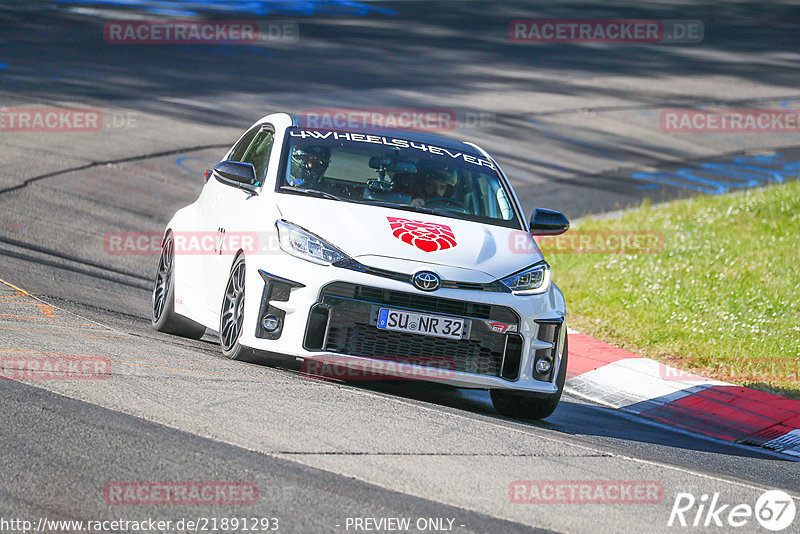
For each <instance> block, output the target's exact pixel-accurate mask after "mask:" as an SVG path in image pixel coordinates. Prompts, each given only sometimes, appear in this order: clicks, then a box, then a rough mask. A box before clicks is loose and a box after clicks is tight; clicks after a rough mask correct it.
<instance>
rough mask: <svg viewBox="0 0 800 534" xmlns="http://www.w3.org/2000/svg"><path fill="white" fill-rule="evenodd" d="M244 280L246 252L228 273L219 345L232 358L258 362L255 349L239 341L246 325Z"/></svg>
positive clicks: (238, 258)
mask: <svg viewBox="0 0 800 534" xmlns="http://www.w3.org/2000/svg"><path fill="white" fill-rule="evenodd" d="M244 281H245V262H244V254H240V255H239V256H237V257H236V261H234V262H233V267H231V274H230V275H228V284H227V285H226V286H225V297H224V298H223V299H222V309H221V310H220V313H219V346H220V348H222V354H224V355H225V356H227V357H228V358H230V359H231V360H241V361H245V362H252V363H257V362H258V358H257V357H256V353H255V351H254V350H253V349H251V348H249V347H244V346H242V344H241V343H239V338H241V337H242V326H243V325H244V286H245V284H244Z"/></svg>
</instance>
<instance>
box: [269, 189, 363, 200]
mask: <svg viewBox="0 0 800 534" xmlns="http://www.w3.org/2000/svg"><path fill="white" fill-rule="evenodd" d="M279 189H280V190H281V191H290V192H292V193H302V194H304V195H309V196H312V197H319V198H327V199H329V200H342V201H346V200H347V199H344V198H341V197H337V196H336V195H332V194H330V193H326V192H325V191H318V190H316V189H303V188H302V187H292V186H290V185H282V186H280V188H279Z"/></svg>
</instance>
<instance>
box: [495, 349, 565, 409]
mask: <svg viewBox="0 0 800 534" xmlns="http://www.w3.org/2000/svg"><path fill="white" fill-rule="evenodd" d="M568 352H569V351H568V350H567V339H566V337H565V338H564V350H563V354H562V356H561V366H560V368H559V370H558V376H557V377H556V385H557V386H558V392H556V393H554V394H553V395H550V396H548V397H545V398H537V397H531V396H526V395H521V394H519V393H513V392H511V391H508V390H504V389H493V390H491V391H490V392H489V394H490V396H491V397H492V404H493V405H494V409H495V410H497V413H499V414H500V415H505V416H506V417H513V418H514V419H544V418H546V417H550V416H551V415H552V414H553V412H554V411H556V407H558V403H559V401H560V400H561V394H562V393H563V392H564V382H565V381H566V378H567V354H568Z"/></svg>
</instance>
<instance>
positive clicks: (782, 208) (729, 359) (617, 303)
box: [547, 181, 800, 398]
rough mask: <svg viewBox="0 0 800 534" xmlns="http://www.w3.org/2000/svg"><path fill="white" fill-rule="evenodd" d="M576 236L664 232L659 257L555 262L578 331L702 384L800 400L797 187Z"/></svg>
mask: <svg viewBox="0 0 800 534" xmlns="http://www.w3.org/2000/svg"><path fill="white" fill-rule="evenodd" d="M576 230H577V231H578V232H593V231H610V232H629V231H640V232H660V233H661V236H662V238H663V250H662V251H661V252H657V253H643V254H631V253H616V254H583V253H556V254H548V255H547V260H548V261H549V262H550V264H551V265H552V266H553V272H554V275H555V282H556V283H557V284H558V285H559V287H560V288H561V289H562V290H563V291H564V293H565V295H566V298H567V306H568V312H569V314H570V316H569V322H570V323H571V326H572V327H574V328H576V329H578V330H580V331H582V332H584V333H586V334H589V335H592V336H595V337H597V338H598V339H602V340H604V341H607V342H610V343H614V344H616V345H618V346H622V347H625V348H628V349H631V350H634V351H636V352H639V353H640V354H642V355H644V356H648V357H652V358H655V359H658V360H660V361H663V362H665V363H668V364H670V365H673V366H676V367H679V368H682V369H685V370H687V371H691V372H694V373H697V374H701V375H705V376H710V377H714V378H719V379H721V380H726V381H730V382H733V383H737V384H743V385H746V386H749V387H753V388H756V389H761V390H764V391H771V392H776V393H780V394H783V395H786V396H791V397H794V398H800V242H799V240H800V181H792V182H789V183H787V184H783V185H778V186H771V187H768V188H764V189H759V190H751V191H747V192H745V193H742V194H735V195H725V196H698V197H695V198H693V199H690V200H682V201H677V202H673V203H669V204H667V205H664V206H659V207H658V208H651V207H650V206H649V205H647V204H644V205H642V206H641V207H640V208H637V209H633V210H629V211H627V212H626V213H625V214H624V215H623V216H622V217H621V218H618V219H611V220H600V219H585V220H582V221H580V222H579V224H578V225H576V227H575V229H574V230H570V232H573V231H576Z"/></svg>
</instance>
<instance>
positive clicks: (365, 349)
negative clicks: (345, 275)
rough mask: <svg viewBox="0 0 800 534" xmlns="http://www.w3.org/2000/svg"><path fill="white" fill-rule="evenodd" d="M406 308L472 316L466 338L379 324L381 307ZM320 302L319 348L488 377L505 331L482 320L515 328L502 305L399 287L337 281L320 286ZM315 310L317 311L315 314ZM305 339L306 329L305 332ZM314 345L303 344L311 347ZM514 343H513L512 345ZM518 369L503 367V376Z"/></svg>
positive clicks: (496, 369) (499, 359)
mask: <svg viewBox="0 0 800 534" xmlns="http://www.w3.org/2000/svg"><path fill="white" fill-rule="evenodd" d="M382 306H385V307H394V308H405V309H408V310H413V311H417V312H430V313H437V314H442V315H451V316H452V315H456V316H463V317H467V318H470V319H471V320H472V321H471V328H470V334H469V338H468V339H461V340H454V339H442V338H437V337H431V336H425V335H420V334H410V333H405V332H394V331H388V330H381V329H378V328H377V327H376V326H375V325H376V319H377V311H378V309H379V308H380V307H382ZM320 307H322V308H324V309H326V310H327V319H328V322H327V331H326V335H325V338H324V339H325V341H324V347H322V350H326V351H330V352H338V353H340V354H348V355H350V356H359V357H363V358H372V359H377V360H385V361H392V362H404V363H411V364H415V365H421V366H426V367H434V368H438V369H447V370H451V371H460V372H464V373H471V374H479V375H486V376H501V365H502V363H503V350H504V348H505V346H506V336H507V335H514V336H518V335H517V334H503V333H499V332H494V331H492V329H491V327H490V325H489V324H488V323H487V321H484V320H481V319H486V320H490V321H498V322H504V323H506V324H511V325H514V326H515V327H516V329H518V328H519V319H518V317H517V315H516V313H515V312H514V311H513V310H512V309H510V308H506V307H504V306H495V305H487V304H476V303H473V302H465V301H458V300H454V299H443V298H439V297H432V296H428V295H415V294H412V293H404V292H401V291H389V290H384V289H380V288H374V287H368V286H360V285H355V284H349V283H344V282H336V283H333V284H329V285H328V286H326V287H324V288H323V290H322V294H321V296H320V304H318V305H317V306H315V308H313V309H312V313H311V314H310V316H309V317H310V319H311V318H313V317H315V313H314V310H316V309H319V308H320ZM317 315H319V314H317ZM306 337H307V341H308V334H307V336H306ZM312 345H313V343H312V344H307V348H309V349H311V346H312ZM512 345H513V344H512ZM518 365H519V364H518V363H517V370H516V372H514V371H513V370H509V371H507V372H504V373H503V375H504V378H506V377H508V379H510V376H509V375H512V376H515V377H516V375H517V374H518Z"/></svg>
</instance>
